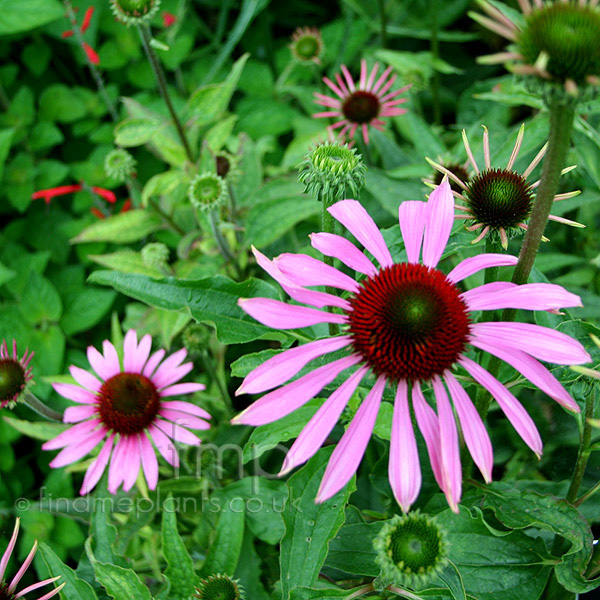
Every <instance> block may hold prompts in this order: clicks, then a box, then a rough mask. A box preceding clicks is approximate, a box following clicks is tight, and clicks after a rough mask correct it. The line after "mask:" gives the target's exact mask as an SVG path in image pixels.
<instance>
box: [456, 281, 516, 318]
mask: <svg viewBox="0 0 600 600" xmlns="http://www.w3.org/2000/svg"><path fill="white" fill-rule="evenodd" d="M517 287H518V286H517V284H516V283H512V282H510V281H493V282H492V283H484V284H483V285H480V286H478V287H476V288H473V289H471V290H467V291H466V292H463V293H462V294H460V298H461V300H462V301H463V302H464V303H465V304H466V305H467V309H468V310H469V311H474V310H479V309H477V308H475V307H477V306H479V305H480V304H481V302H482V298H487V297H488V296H489V295H490V294H493V293H495V292H504V291H506V290H514V289H515V288H517Z"/></svg>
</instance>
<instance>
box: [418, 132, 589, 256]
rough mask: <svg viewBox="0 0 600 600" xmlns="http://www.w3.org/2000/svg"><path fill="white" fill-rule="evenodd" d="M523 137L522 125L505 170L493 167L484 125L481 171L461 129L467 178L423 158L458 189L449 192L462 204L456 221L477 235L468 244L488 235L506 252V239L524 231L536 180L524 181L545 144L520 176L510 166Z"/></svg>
mask: <svg viewBox="0 0 600 600" xmlns="http://www.w3.org/2000/svg"><path fill="white" fill-rule="evenodd" d="M524 134H525V125H521V128H520V129H519V133H518V135H517V141H516V142H515V146H514V148H513V151H512V153H511V155H510V158H509V159H508V164H507V165H506V168H503V167H493V166H492V162H491V159H490V139H489V133H488V130H487V127H485V126H484V127H483V157H484V163H485V168H484V169H480V168H479V166H478V165H477V162H476V160H475V157H474V155H473V152H472V151H471V146H470V145H469V140H468V138H467V133H466V131H465V130H464V129H463V132H462V137H463V143H464V146H465V151H466V153H467V157H468V160H469V162H470V163H471V166H472V168H473V174H472V175H471V176H470V177H469V178H468V179H467V178H465V177H464V172H463V173H461V172H460V171H459V170H458V169H455V168H452V167H445V166H443V165H441V164H439V163H435V162H433V161H432V160H430V159H427V160H428V161H429V164H430V165H431V166H432V167H433V168H434V169H436V170H437V171H438V172H439V173H440V174H442V175H447V176H448V177H449V178H450V179H451V180H452V181H453V182H454V184H455V185H456V186H457V187H458V188H459V189H458V190H456V189H455V190H454V191H453V192H452V193H453V194H454V196H455V197H456V198H458V199H459V200H460V201H461V202H462V203H463V204H457V205H456V208H457V209H458V210H460V211H462V213H463V214H461V215H458V216H457V217H456V218H457V219H464V220H465V221H466V223H465V226H466V228H467V230H468V231H475V232H477V236H476V237H475V238H474V239H473V241H472V242H471V243H473V244H475V243H477V242H479V241H481V240H482V239H483V238H484V237H486V236H487V235H490V236H492V239H494V238H497V239H498V240H499V241H500V244H501V245H502V247H503V248H504V249H505V250H506V249H507V248H508V239H509V238H510V237H512V236H514V235H516V233H517V232H518V231H519V230H524V231H527V220H528V219H529V216H530V214H531V209H532V206H533V201H534V199H535V194H536V189H537V187H538V186H539V184H540V181H539V180H538V181H535V182H533V183H529V182H528V181H527V178H528V177H529V176H530V175H531V173H532V172H533V170H534V169H535V167H536V166H537V165H538V164H539V163H540V161H541V160H542V158H544V155H545V154H546V149H547V148H548V144H545V145H544V146H543V147H542V149H541V150H540V151H539V152H538V153H537V155H536V156H535V157H534V159H533V160H532V161H531V163H530V164H529V166H528V167H527V168H526V169H525V170H524V171H523V173H520V172H519V171H517V170H516V169H515V168H514V165H515V161H516V160H517V157H518V156H519V150H520V149H521V144H522V143H523V136H524ZM574 168H575V167H567V168H565V169H563V171H562V173H563V174H564V173H567V172H568V171H571V170H572V169H574ZM580 193H581V192H580V191H579V190H576V191H574V192H566V193H564V194H557V195H556V196H555V197H554V200H555V201H558V200H565V199H567V198H573V197H574V196H577V195H578V194H580ZM548 218H549V219H550V220H551V221H557V222H559V223H564V224H565V225H571V226H573V227H585V225H582V224H581V223H577V222H575V221H571V220H569V219H565V218H563V217H557V216H555V215H550V216H549V217H548ZM521 233H522V231H521Z"/></svg>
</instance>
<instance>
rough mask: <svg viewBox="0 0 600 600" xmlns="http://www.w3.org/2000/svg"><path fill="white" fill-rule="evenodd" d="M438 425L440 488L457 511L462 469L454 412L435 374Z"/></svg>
mask: <svg viewBox="0 0 600 600" xmlns="http://www.w3.org/2000/svg"><path fill="white" fill-rule="evenodd" d="M432 384H433V391H434V393H435V402H436V404H437V410H438V423H439V427H440V457H441V466H442V479H443V482H444V485H443V487H442V489H443V490H444V494H445V495H446V500H447V501H448V505H449V506H450V508H451V509H452V510H453V511H454V512H455V513H457V512H458V503H459V502H460V496H461V493H462V469H461V465H460V450H459V446H458V431H457V430H456V421H455V420H454V413H453V412H452V407H451V406H450V402H449V401H448V395H447V394H446V389H445V388H444V384H443V383H442V380H441V379H440V378H439V377H438V376H437V375H436V376H435V377H434V378H433V381H432Z"/></svg>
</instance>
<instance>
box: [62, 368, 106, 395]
mask: <svg viewBox="0 0 600 600" xmlns="http://www.w3.org/2000/svg"><path fill="white" fill-rule="evenodd" d="M69 372H70V373H71V376H72V377H73V379H74V380H75V381H76V382H77V383H78V384H79V385H82V386H83V387H84V388H87V389H88V390H91V391H92V392H98V391H99V390H100V388H101V387H102V384H101V383H100V381H98V379H97V378H96V377H94V376H93V375H92V374H91V373H88V372H87V371H86V370H85V369H80V368H79V367H76V366H75V365H71V366H70V367H69Z"/></svg>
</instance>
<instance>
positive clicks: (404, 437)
mask: <svg viewBox="0 0 600 600" xmlns="http://www.w3.org/2000/svg"><path fill="white" fill-rule="evenodd" d="M388 476H389V480H390V485H391V487H392V492H393V493H394V498H396V502H398V504H399V506H400V508H401V509H402V510H403V511H404V512H408V511H409V510H410V507H411V505H412V504H413V503H414V501H415V500H416V499H417V496H418V495H419V490H420V489H421V465H420V464H419V452H418V450H417V440H416V438H415V432H414V430H413V426H412V421H411V418H410V408H409V406H408V384H407V382H406V381H404V380H401V381H399V382H398V389H397V391H396V401H395V403H394V416H393V419H392V436H391V442H390V461H389V465H388Z"/></svg>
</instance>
